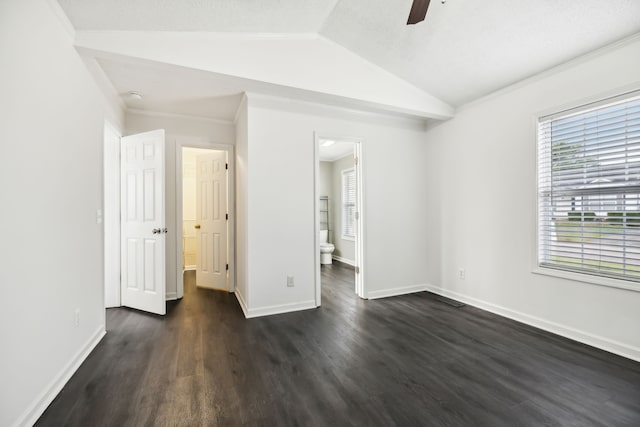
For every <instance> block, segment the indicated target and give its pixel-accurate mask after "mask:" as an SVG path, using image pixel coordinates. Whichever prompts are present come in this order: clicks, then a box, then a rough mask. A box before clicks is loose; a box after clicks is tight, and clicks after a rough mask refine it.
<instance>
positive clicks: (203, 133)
mask: <svg viewBox="0 0 640 427" xmlns="http://www.w3.org/2000/svg"><path fill="white" fill-rule="evenodd" d="M154 129H164V130H165V134H166V139H165V209H166V211H165V220H166V222H167V228H168V229H169V234H168V235H167V241H166V262H167V265H166V276H167V277H166V281H167V299H175V298H177V296H178V294H177V283H176V273H177V269H178V265H177V261H176V257H177V248H176V239H175V233H176V230H175V229H174V228H175V227H176V226H175V224H176V216H177V214H176V211H177V209H182V207H180V206H176V146H177V145H178V144H179V143H186V142H188V141H189V140H193V139H194V138H195V139H203V140H208V141H210V142H213V143H218V144H234V143H235V127H234V125H233V124H232V123H230V122H222V121H215V120H202V119H198V118H194V119H191V118H187V117H182V116H171V115H167V114H149V113H143V112H127V114H126V117H125V135H131V134H134V133H141V132H147V131H150V130H154ZM180 268H181V267H180Z"/></svg>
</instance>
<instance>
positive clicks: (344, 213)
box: [340, 168, 358, 242]
mask: <svg viewBox="0 0 640 427" xmlns="http://www.w3.org/2000/svg"><path fill="white" fill-rule="evenodd" d="M349 174H352V175H353V179H357V176H356V170H355V168H349V169H344V170H342V172H341V174H340V175H341V177H342V182H341V185H340V211H341V217H342V222H341V224H340V238H341V239H342V240H349V241H352V242H354V241H355V240H356V235H355V233H356V230H357V228H356V227H357V221H356V218H355V215H356V211H357V207H358V203H357V201H358V195H357V194H356V195H355V197H354V200H353V202H351V203H346V202H345V200H344V195H345V184H346V180H345V177H346V176H347V175H349ZM355 187H356V191H357V183H356V184H355ZM350 206H352V207H353V208H354V217H353V224H352V226H351V229H352V230H353V233H354V234H353V235H350V234H345V223H346V222H347V218H348V216H349V215H348V207H350Z"/></svg>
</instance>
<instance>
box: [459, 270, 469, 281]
mask: <svg viewBox="0 0 640 427" xmlns="http://www.w3.org/2000/svg"><path fill="white" fill-rule="evenodd" d="M466 276H467V272H466V271H464V268H460V269H458V279H460V280H464V279H465V277H466Z"/></svg>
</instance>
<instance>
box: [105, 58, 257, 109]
mask: <svg viewBox="0 0 640 427" xmlns="http://www.w3.org/2000/svg"><path fill="white" fill-rule="evenodd" d="M98 64H100V67H102V69H103V70H104V72H105V74H106V75H107V77H108V78H109V80H111V83H112V84H113V87H114V88H115V89H116V91H117V92H118V93H119V94H120V95H121V96H122V99H123V101H124V102H125V103H126V105H127V107H128V108H132V109H138V110H150V111H157V112H161V113H173V114H184V115H189V116H200V117H215V118H218V119H221V120H228V121H231V120H233V119H234V116H235V113H236V110H237V109H238V106H239V105H240V101H241V99H242V92H243V91H244V90H245V88H244V86H242V85H239V84H237V83H234V82H231V81H230V80H229V79H222V78H219V77H216V76H214V75H213V74H211V73H203V72H198V71H194V70H189V69H185V68H180V67H175V66H158V65H149V64H139V63H127V62H122V61H117V60H112V59H99V60H98ZM131 90H135V91H136V92H140V93H141V94H142V95H143V98H142V100H136V99H131V98H130V97H128V96H127V93H128V92H129V91H131Z"/></svg>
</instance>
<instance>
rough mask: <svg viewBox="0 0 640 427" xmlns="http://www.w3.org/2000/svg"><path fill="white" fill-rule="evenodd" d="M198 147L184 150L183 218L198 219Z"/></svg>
mask: <svg viewBox="0 0 640 427" xmlns="http://www.w3.org/2000/svg"><path fill="white" fill-rule="evenodd" d="M197 154H198V151H197V150H196V149H190V148H186V149H183V150H182V219H183V220H184V221H193V220H195V219H196V156H197Z"/></svg>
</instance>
